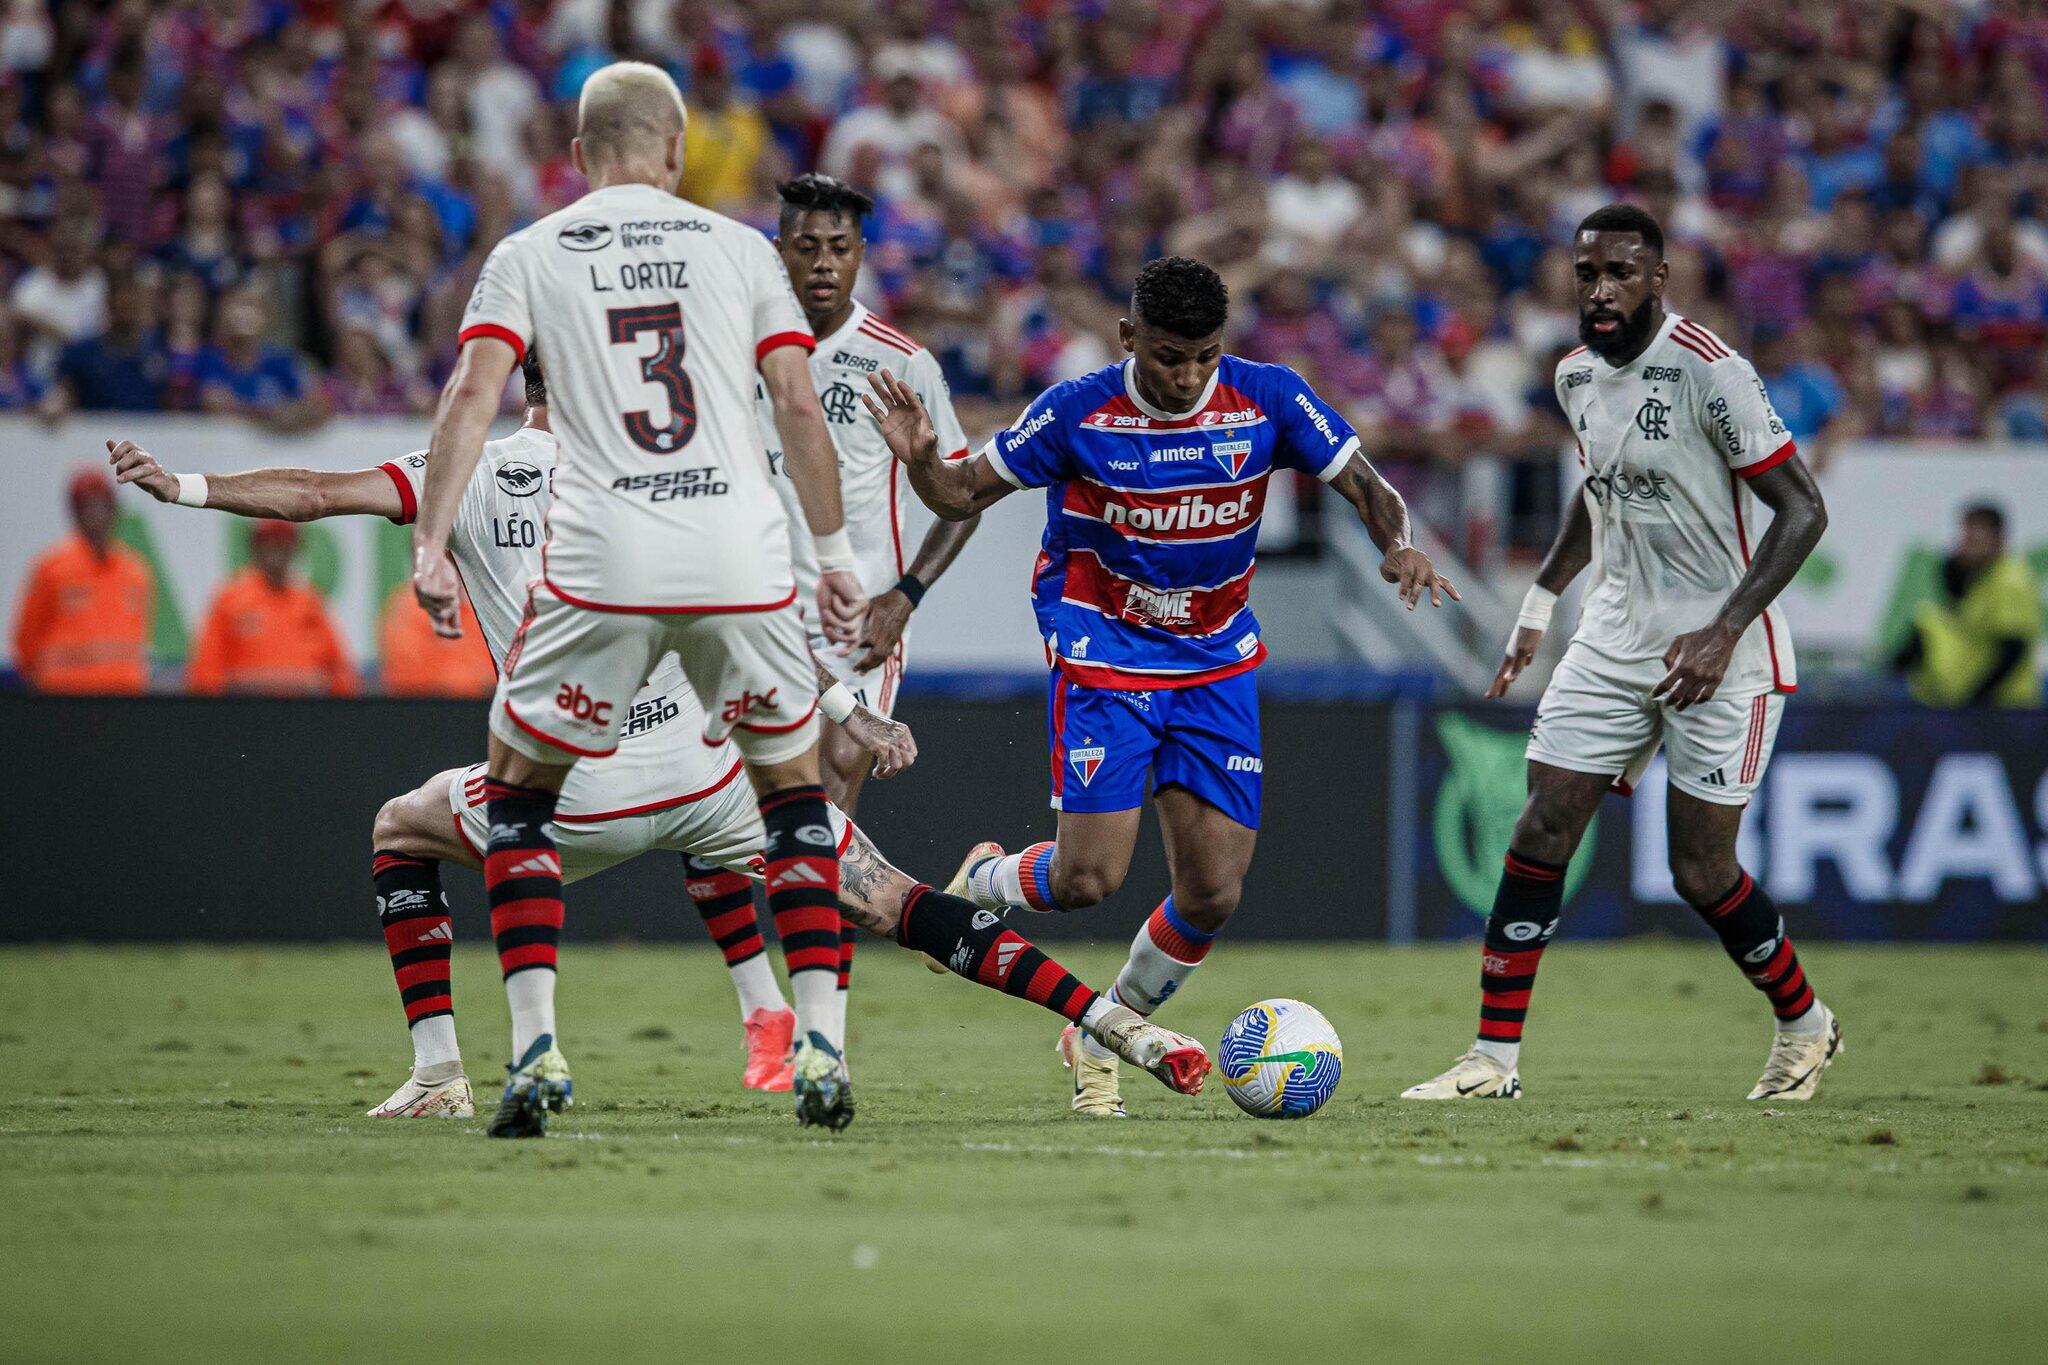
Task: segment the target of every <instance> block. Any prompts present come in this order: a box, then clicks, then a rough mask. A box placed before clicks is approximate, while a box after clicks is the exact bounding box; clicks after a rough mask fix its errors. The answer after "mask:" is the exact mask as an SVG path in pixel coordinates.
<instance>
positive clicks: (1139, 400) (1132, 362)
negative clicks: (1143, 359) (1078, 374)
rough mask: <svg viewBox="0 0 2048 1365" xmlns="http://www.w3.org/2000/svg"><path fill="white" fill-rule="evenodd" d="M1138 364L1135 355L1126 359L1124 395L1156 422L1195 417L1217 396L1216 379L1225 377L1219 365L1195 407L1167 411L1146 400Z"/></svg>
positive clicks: (1179, 420) (1183, 420) (1176, 420)
mask: <svg viewBox="0 0 2048 1365" xmlns="http://www.w3.org/2000/svg"><path fill="white" fill-rule="evenodd" d="M1137 364H1138V362H1137V360H1136V358H1135V357H1132V358H1127V359H1126V360H1125V361H1124V396H1125V397H1126V398H1128V399H1130V400H1131V403H1132V404H1133V405H1134V406H1135V407H1136V408H1137V409H1138V411H1139V412H1142V413H1144V414H1145V415H1146V416H1147V417H1150V418H1151V419H1152V420H1153V421H1155V422H1185V421H1187V419H1188V418H1190V417H1193V416H1194V415H1195V414H1196V413H1198V412H1200V411H1201V410H1202V409H1203V408H1206V407H1208V406H1209V400H1210V399H1211V398H1213V397H1215V396H1216V381H1217V380H1219V379H1221V378H1222V377H1223V367H1222V366H1221V365H1218V366H1217V367H1216V372H1215V373H1214V374H1212V375H1210V376H1209V387H1208V388H1206V389H1203V390H1202V396H1201V397H1200V398H1197V399H1196V400H1195V405H1194V406H1193V407H1191V408H1189V409H1188V410H1187V411H1186V412H1167V411H1166V410H1165V409H1163V408H1155V407H1153V406H1152V405H1151V404H1150V403H1148V402H1146V401H1145V397H1144V395H1143V394H1141V393H1139V392H1138V380H1137V373H1136V367H1137Z"/></svg>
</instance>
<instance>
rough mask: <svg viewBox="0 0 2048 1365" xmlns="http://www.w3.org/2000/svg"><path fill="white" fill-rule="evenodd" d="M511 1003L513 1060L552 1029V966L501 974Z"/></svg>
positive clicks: (553, 1020) (553, 1023)
mask: <svg viewBox="0 0 2048 1365" xmlns="http://www.w3.org/2000/svg"><path fill="white" fill-rule="evenodd" d="M505 1001H506V1003H507V1004H509V1005H511V1007H512V1060H513V1061H514V1062H517V1061H518V1060H519V1059H520V1058H521V1057H524V1056H525V1055H526V1049H528V1048H530V1047H532V1046H533V1040H534V1039H536V1038H538V1037H540V1036H541V1035H542V1034H543V1033H553V1032H554V1031H555V969H554V968H552V967H528V968H527V969H526V970H525V971H521V972H514V973H513V974H512V975H510V976H508V977H506V978H505Z"/></svg>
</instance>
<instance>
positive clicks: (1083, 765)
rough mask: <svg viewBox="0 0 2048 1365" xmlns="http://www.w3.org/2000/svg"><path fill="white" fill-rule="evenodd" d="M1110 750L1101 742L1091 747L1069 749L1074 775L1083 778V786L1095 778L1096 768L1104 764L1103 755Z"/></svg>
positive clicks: (1068, 760)
mask: <svg viewBox="0 0 2048 1365" xmlns="http://www.w3.org/2000/svg"><path fill="white" fill-rule="evenodd" d="M1108 752H1109V750H1107V749H1105V748H1103V747H1102V746H1101V745H1100V744H1098V745H1095V746H1094V747H1093V748H1089V749H1069V750H1067V762H1068V763H1070V764H1072V765H1073V768H1074V776H1076V777H1078V778H1080V779H1081V785H1082V786H1084V787H1085V786H1087V785H1088V784H1089V783H1090V782H1093V781H1094V780H1095V770H1096V769H1097V768H1100V767H1101V766H1102V759H1103V756H1104V755H1106V754H1107V753H1108Z"/></svg>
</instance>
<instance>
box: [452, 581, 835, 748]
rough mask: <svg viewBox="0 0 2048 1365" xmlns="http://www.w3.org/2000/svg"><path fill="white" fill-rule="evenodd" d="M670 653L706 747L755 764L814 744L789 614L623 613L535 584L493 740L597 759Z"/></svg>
mask: <svg viewBox="0 0 2048 1365" xmlns="http://www.w3.org/2000/svg"><path fill="white" fill-rule="evenodd" d="M669 650H674V651H675V653H676V660H677V662H678V663H680V664H681V665H682V669H683V676H684V678H685V679H687V680H688V681H689V684H690V690H691V691H692V692H694V693H696V695H697V700H698V701H700V702H702V703H703V705H704V711H705V717H706V718H705V722H704V741H705V742H706V743H707V744H718V743H721V742H723V741H724V740H725V739H726V738H727V737H728V736H730V737H731V739H732V741H733V743H734V744H736V745H737V746H738V747H739V751H740V753H741V754H742V755H743V756H745V757H746V758H747V759H748V761H750V762H754V763H780V762H783V761H784V760H786V759H791V758H795V757H796V756H797V755H798V754H800V753H802V752H803V751H804V750H806V749H808V748H810V747H811V745H812V743H814V742H815V741H816V739H817V731H818V722H817V710H818V684H817V676H816V674H814V673H813V672H812V670H811V660H810V655H809V654H808V653H807V652H806V651H805V649H804V631H803V622H802V619H801V618H800V617H799V615H798V614H797V611H796V608H795V607H794V606H793V605H792V606H789V607H783V608H780V609H778V610H775V611H755V612H715V613H705V614H696V613H688V614H685V613H674V614H670V613H662V614H653V613H645V614H642V613H627V612H609V611H590V610H587V609H585V608H582V607H572V606H570V605H569V604H568V603H566V602H564V601H562V600H561V599H560V598H559V597H556V596H555V595H554V594H553V593H552V592H550V591H548V589H547V588H546V587H545V586H544V585H541V584H535V585H534V587H533V588H532V589H531V590H530V592H529V593H528V596H527V602H526V617H525V619H524V620H523V621H522V622H521V623H520V626H519V633H518V634H517V635H515V636H514V637H513V639H512V647H511V648H510V649H509V650H507V651H506V655H505V670H504V676H503V677H502V678H500V679H499V682H498V692H497V695H496V696H495V697H494V698H492V700H491V733H492V734H494V735H496V736H497V737H498V738H499V739H501V740H503V741H504V742H505V743H506V744H508V745H510V746H511V747H512V748H514V749H516V750H518V751H519V752H520V753H522V754H525V755H526V756H527V757H528V758H531V759H533V760H535V761H536V762H540V763H565V762H568V761H570V760H571V759H572V758H603V757H606V756H607V755H609V754H611V753H612V751H613V750H615V749H617V748H618V745H619V732H620V730H621V728H622V727H623V726H624V724H625V722H626V716H627V713H628V712H629V711H631V710H632V704H633V698H634V697H635V696H636V695H637V694H638V693H639V691H640V689H641V687H642V686H643V685H644V684H645V683H646V681H647V679H648V677H649V675H650V674H652V673H653V672H654V668H655V665H656V664H657V663H659V662H660V660H661V656H662V655H663V654H665V653H666V652H668V651H669Z"/></svg>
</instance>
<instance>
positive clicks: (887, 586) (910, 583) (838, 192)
mask: <svg viewBox="0 0 2048 1365" xmlns="http://www.w3.org/2000/svg"><path fill="white" fill-rule="evenodd" d="M778 192H779V193H780V195H781V198H782V216H781V221H780V223H779V224H778V228H777V235H776V238H775V246H776V250H777V251H778V252H779V253H780V254H781V257H782V264H783V266H784V267H785V268H786V269H787V270H788V272H789V283H790V287H791V288H793V289H794V290H795V291H796V297H797V302H798V304H799V305H801V306H802V308H803V312H804V318H805V320H806V321H808V322H809V323H810V327H811V332H812V334H813V335H815V336H816V337H817V339H818V344H817V349H816V350H814V351H812V352H811V359H810V369H811V383H812V385H813V386H814V387H815V388H816V390H817V394H818V403H819V406H820V407H822V408H823V409H824V413H825V424H826V427H827V428H828V430H830V432H831V434H832V445H833V448H834V449H835V450H836V451H837V452H838V455H839V491H840V500H841V502H842V504H843V506H844V508H845V513H846V534H847V538H848V539H849V540H850V541H851V543H852V547H853V559H854V572H855V573H856V574H857V575H858V577H859V579H860V585H861V588H862V590H863V591H864V592H866V594H867V597H868V611H867V615H866V616H865V617H864V618H863V622H862V632H861V637H860V639H859V640H858V642H856V643H855V644H854V645H853V646H851V647H846V646H841V645H836V644H834V643H832V642H831V641H829V640H827V639H826V638H825V636H824V634H823V632H822V631H820V630H818V629H816V628H815V623H814V628H813V629H812V631H811V639H810V644H811V652H812V655H813V656H814V657H815V658H817V659H818V660H819V661H820V662H821V664H822V666H823V667H824V668H825V669H827V670H828V671H829V672H830V674H831V678H832V680H833V681H836V682H838V683H840V684H842V685H843V686H844V687H845V688H846V689H847V690H848V691H849V692H850V693H851V694H852V696H853V699H854V700H855V701H856V702H858V703H859V704H860V705H861V706H863V707H865V708H867V709H868V710H869V711H871V712H872V713H874V714H875V715H877V716H879V717H881V718H882V719H883V720H887V719H889V718H890V717H891V716H892V715H893V714H894V712H895V707H896V691H897V688H898V687H899V686H900V685H901V683H902V680H903V671H904V668H905V666H906V661H907V654H908V649H909V643H910V641H909V629H908V627H909V622H910V615H911V613H912V612H913V611H915V610H916V609H917V606H918V604H919V603H920V602H922V601H923V600H924V595H925V593H926V592H928V591H930V589H931V587H932V585H933V584H935V583H937V582H938V580H939V576H940V575H941V574H943V573H944V572H945V571H946V569H947V568H948V567H949V566H950V565H951V564H952V563H953V561H954V560H955V559H956V558H958V557H959V554H960V551H961V548H962V547H964V546H965V545H966V544H967V540H968V537H970V536H972V535H973V534H974V529H975V527H976V526H977V525H978V524H979V521H980V518H978V517H969V518H967V519H966V520H965V521H940V522H936V523H934V524H933V525H932V527H931V529H930V530H929V531H927V532H926V533H925V538H924V543H923V544H922V545H921V546H919V548H918V551H917V555H916V557H915V558H914V559H912V560H911V561H910V562H909V563H908V564H905V562H904V559H903V512H904V508H905V506H906V505H907V503H908V502H909V496H908V494H907V493H906V492H905V491H904V489H903V488H902V483H903V473H902V471H901V470H900V469H899V468H898V467H897V465H896V462H895V460H894V459H892V458H891V457H890V455H889V447H888V446H887V445H886V444H884V442H883V441H882V438H881V435H880V433H878V432H877V431H876V430H875V427H874V424H873V423H871V422H869V421H868V420H867V418H866V416H865V415H864V414H863V413H862V412H861V409H860V403H859V401H858V395H859V394H860V393H861V392H863V391H865V390H866V388H867V377H868V376H869V375H871V374H874V373H876V372H877V371H879V370H881V369H883V368H884V367H888V368H891V369H895V370H897V371H900V372H901V373H902V374H903V376H904V379H905V381H906V382H907V383H909V385H910V386H911V388H912V389H914V390H915V391H916V392H917V395H918V397H919V398H920V399H922V400H923V402H924V405H925V410H926V411H928V412H929V413H931V414H932V423H933V425H934V426H935V427H936V429H937V431H938V435H939V442H940V448H941V449H942V450H943V451H945V452H946V453H947V455H948V456H949V457H950V458H958V457H959V456H962V455H965V454H966V453H967V438H966V437H965V436H964V435H962V434H961V431H960V419H959V418H958V417H956V416H955V415H954V413H953V402H952V398H951V396H950V395H949V394H948V393H947V391H946V381H945V377H944V376H943V375H941V374H940V372H939V365H938V361H937V360H936V359H934V358H933V356H932V353H931V352H930V351H928V350H926V349H925V348H924V347H922V346H920V345H918V343H917V342H915V341H913V340H912V339H911V338H910V337H908V336H906V335H905V334H904V333H902V332H900V331H898V330H897V329H896V328H894V327H891V326H890V325H889V324H888V323H886V322H884V321H882V319H880V318H879V317H876V316H875V314H874V313H873V312H871V311H870V310H869V309H868V308H867V307H866V306H865V305H864V304H862V303H860V302H858V301H857V300H856V299H855V298H854V297H853V288H854V284H855V282H856V281H857V280H858V279H859V277H860V268H861V261H862V260H863V259H864V257H865V255H866V250H867V242H866V238H865V237H864V236H863V234H862V218H863V216H864V215H865V214H867V213H868V211H869V210H871V209H872V208H874V202H873V201H872V200H870V199H869V198H868V197H867V196H866V195H864V194H862V193H861V192H860V191H858V190H856V189H854V188H853V187H852V186H850V185H848V184H846V183H844V182H843V181H839V180H834V179H833V178H832V177H830V176H826V175H800V176H798V177H796V178H795V179H794V180H789V181H785V182H784V183H783V184H782V185H781V186H779V187H778ZM758 401H759V402H760V404H761V422H760V425H761V434H762V436H763V437H764V438H766V439H767V440H768V443H769V444H768V463H769V467H770V468H771V469H772V470H773V471H774V473H775V474H776V475H777V476H778V477H777V478H776V479H775V480H774V483H775V488H776V491H777V492H779V493H780V494H781V495H782V503H783V510H784V512H785V513H786V514H787V515H788V517H789V521H790V525H791V526H792V527H794V526H798V525H800V524H801V522H802V510H803V509H802V508H801V507H800V506H799V505H798V502H797V495H796V484H795V482H794V481H793V480H791V479H790V478H788V477H786V476H787V473H788V469H787V461H786V460H785V459H784V456H783V451H782V442H781V441H780V439H778V438H777V437H776V435H775V431H776V427H775V423H774V421H773V413H772V412H771V411H770V409H769V406H768V398H767V393H766V390H765V389H763V390H760V391H759V399H758ZM789 548H790V560H791V563H792V564H793V566H794V567H795V569H796V584H797V600H798V601H799V602H808V601H811V600H812V599H813V598H814V597H815V596H816V593H817V585H818V558H817V555H816V553H815V552H814V551H813V549H812V546H811V542H810V537H809V536H806V535H795V536H792V537H791V538H790V547H789ZM819 729H820V733H819V745H818V757H819V761H820V767H821V770H822V776H823V778H824V784H825V792H826V795H828V796H829V797H831V798H832V801H833V803H834V804H835V805H837V806H838V807H839V809H841V810H843V811H845V812H846V814H847V815H849V816H851V815H853V813H854V810H855V807H856V804H857V803H858V802H859V800H860V791H861V785H862V783H863V782H865V781H866V779H867V775H868V770H869V767H870V765H871V764H872V763H873V762H874V761H875V757H874V754H873V753H872V752H871V751H870V749H869V748H868V747H867V746H865V745H863V744H862V743H861V741H860V738H859V737H858V736H856V735H855V734H853V733H851V732H850V731H848V730H847V729H846V728H845V727H844V726H843V725H841V724H839V723H838V722H836V721H834V720H833V719H832V718H831V717H829V716H828V717H826V720H825V723H824V724H823V725H822V726H820V727H819ZM691 872H692V877H691V882H690V884H691V885H692V886H701V887H705V888H709V887H711V886H714V885H715V884H716V883H717V878H716V873H715V869H711V868H709V867H693V868H692V869H691ZM839 933H840V939H839V991H838V995H837V997H836V1001H835V1015H836V1018H835V1020H834V1026H835V1029H836V1036H838V1037H840V1038H844V1036H845V1033H846V999H847V988H848V985H849V984H850V982H851V980H852V971H853V950H854V931H853V926H852V925H851V924H850V923H842V924H841V925H840V930H839Z"/></svg>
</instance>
